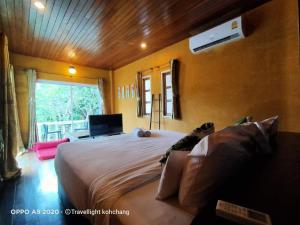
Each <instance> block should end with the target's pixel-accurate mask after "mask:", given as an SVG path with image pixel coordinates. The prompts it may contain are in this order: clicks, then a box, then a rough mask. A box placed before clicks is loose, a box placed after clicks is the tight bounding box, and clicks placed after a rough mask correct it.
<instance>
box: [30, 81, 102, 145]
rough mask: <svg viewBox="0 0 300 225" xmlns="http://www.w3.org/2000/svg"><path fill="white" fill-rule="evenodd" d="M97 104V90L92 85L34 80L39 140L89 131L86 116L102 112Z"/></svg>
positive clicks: (98, 97)
mask: <svg viewBox="0 0 300 225" xmlns="http://www.w3.org/2000/svg"><path fill="white" fill-rule="evenodd" d="M100 103H101V99H100V94H99V90H98V87H97V86H95V85H79V84H66V83H59V82H55V83H46V82H39V83H37V84H36V117H37V127H38V136H39V140H40V141H48V140H55V139H59V138H62V137H64V136H65V135H66V134H67V133H74V132H88V116H89V115H93V114H100V113H101V112H102V109H101V104H100Z"/></svg>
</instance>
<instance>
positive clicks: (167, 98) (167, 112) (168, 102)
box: [161, 71, 173, 116]
mask: <svg viewBox="0 0 300 225" xmlns="http://www.w3.org/2000/svg"><path fill="white" fill-rule="evenodd" d="M161 74H162V84H163V85H162V88H163V115H164V116H172V114H173V93H172V75H171V73H170V71H166V72H162V73H161Z"/></svg>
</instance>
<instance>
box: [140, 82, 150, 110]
mask: <svg viewBox="0 0 300 225" xmlns="http://www.w3.org/2000/svg"><path fill="white" fill-rule="evenodd" d="M142 88H143V114H144V115H150V113H151V79H150V77H143V87H142Z"/></svg>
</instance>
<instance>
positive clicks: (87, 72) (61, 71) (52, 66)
mask: <svg viewBox="0 0 300 225" xmlns="http://www.w3.org/2000/svg"><path fill="white" fill-rule="evenodd" d="M10 61H11V64H12V65H13V66H14V68H15V82H16V93H17V101H18V109H19V117H20V126H21V133H22V138H23V141H24V143H25V145H26V144H27V140H28V84H27V76H26V73H25V70H26V69H36V70H37V79H40V80H41V79H42V80H50V81H63V82H74V83H83V84H97V79H96V78H99V77H103V78H104V79H105V93H106V103H107V108H108V111H109V112H110V109H111V104H110V103H111V73H110V72H109V71H106V70H100V69H96V68H90V67H83V66H77V65H75V67H76V69H77V73H76V75H73V76H70V74H69V73H68V67H69V65H70V64H67V63H62V62H57V61H51V60H46V59H41V58H34V57H29V56H24V55H19V54H14V53H11V54H10Z"/></svg>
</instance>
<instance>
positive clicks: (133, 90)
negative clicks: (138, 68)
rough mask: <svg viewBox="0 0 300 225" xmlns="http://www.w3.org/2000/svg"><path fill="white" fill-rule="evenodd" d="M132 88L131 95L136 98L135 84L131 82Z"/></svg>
mask: <svg viewBox="0 0 300 225" xmlns="http://www.w3.org/2000/svg"><path fill="white" fill-rule="evenodd" d="M130 90H131V97H132V98H134V97H135V86H134V84H131V86H130Z"/></svg>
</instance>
